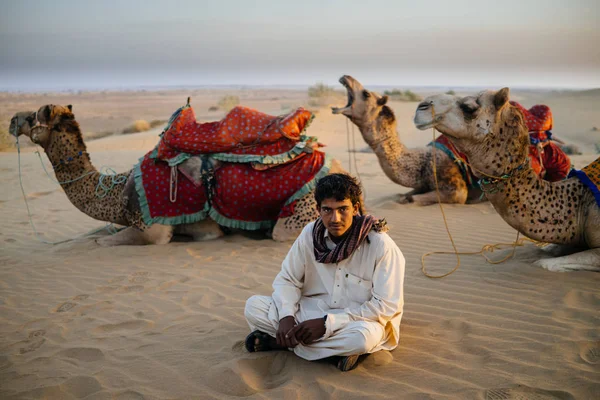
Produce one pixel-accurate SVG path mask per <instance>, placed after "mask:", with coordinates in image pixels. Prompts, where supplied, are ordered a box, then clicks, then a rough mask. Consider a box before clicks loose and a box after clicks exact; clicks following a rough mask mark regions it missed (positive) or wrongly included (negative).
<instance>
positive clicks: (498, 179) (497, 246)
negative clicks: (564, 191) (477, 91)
mask: <svg viewBox="0 0 600 400" xmlns="http://www.w3.org/2000/svg"><path fill="white" fill-rule="evenodd" d="M431 115H432V117H433V118H432V121H435V117H436V115H435V109H434V107H433V104H431ZM431 132H432V136H433V141H435V125H433V126H432V127H431ZM431 147H432V150H431V151H432V157H431V158H432V164H433V178H434V181H435V192H436V194H437V198H438V204H439V206H440V210H441V211H442V218H443V220H444V225H445V227H446V232H447V233H448V237H449V238H450V242H451V243H452V248H453V249H454V251H453V252H452V251H432V252H429V253H425V254H423V255H422V256H421V271H422V272H423V274H424V275H425V276H426V277H428V278H443V277H445V276H448V275H450V274H452V273H454V272H455V271H456V270H457V269H458V267H459V266H460V254H462V255H475V254H481V256H482V257H483V258H485V260H486V261H487V262H488V263H490V264H501V263H503V262H505V261H507V260H509V259H510V258H512V257H513V256H514V255H515V252H516V249H517V246H524V245H525V242H526V241H528V242H532V243H535V244H536V245H539V242H537V241H535V240H531V239H529V238H521V239H519V235H520V232H519V231H517V238H516V239H515V241H514V242H512V243H496V244H486V245H484V246H483V247H482V248H481V250H479V251H472V252H459V251H458V249H457V248H456V244H455V243H454V239H453V238H452V234H451V233H450V228H449V227H448V221H447V220H446V214H445V212H444V207H443V206H442V201H441V197H440V190H439V188H438V179H437V168H436V162H435V159H436V155H435V146H431ZM456 161H462V162H464V163H465V164H466V165H468V166H469V167H471V168H473V169H474V170H475V171H477V172H479V173H480V174H481V175H484V176H485V177H486V178H483V179H487V178H491V180H489V182H488V183H486V182H484V184H497V183H498V182H502V181H507V180H508V179H510V178H512V177H513V176H516V175H515V174H514V173H515V172H519V171H521V170H523V168H524V166H525V165H526V163H527V160H526V161H525V163H524V164H521V165H520V166H519V167H517V168H516V169H515V170H513V171H512V172H511V173H509V174H505V175H502V176H494V175H489V174H486V173H485V172H482V171H479V170H478V169H476V168H474V167H473V166H472V165H471V164H469V163H468V162H467V160H464V159H462V158H461V157H460V156H458V155H457V159H456V160H455V162H456ZM482 191H483V188H482ZM484 193H489V191H488V192H484ZM503 246H512V248H513V251H512V253H511V254H509V255H508V256H506V257H504V258H503V259H501V260H492V259H490V258H489V257H488V256H487V255H486V254H485V253H486V252H490V253H491V252H493V251H494V250H500V249H501V247H503ZM432 254H454V255H456V266H455V267H454V268H453V269H452V270H451V271H450V272H447V273H445V274H442V275H431V274H429V273H428V272H427V270H426V267H425V258H426V257H428V256H430V255H432Z"/></svg>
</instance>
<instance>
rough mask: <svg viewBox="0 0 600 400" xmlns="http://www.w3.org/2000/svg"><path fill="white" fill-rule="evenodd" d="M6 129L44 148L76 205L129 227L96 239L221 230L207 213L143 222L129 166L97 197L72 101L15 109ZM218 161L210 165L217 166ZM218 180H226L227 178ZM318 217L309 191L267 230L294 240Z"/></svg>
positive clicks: (205, 235) (139, 239) (126, 241)
mask: <svg viewBox="0 0 600 400" xmlns="http://www.w3.org/2000/svg"><path fill="white" fill-rule="evenodd" d="M10 132H11V133H13V134H15V135H17V136H19V135H25V136H27V137H29V138H30V139H31V141H32V142H34V143H36V144H38V145H40V146H41V147H42V148H43V149H44V151H45V152H46V155H47V156H48V159H49V160H50V162H51V163H52V166H53V168H54V171H55V174H56V179H57V180H58V181H59V182H63V183H62V184H61V186H62V188H63V189H64V191H65V193H66V195H67V197H68V198H69V200H70V201H71V203H73V205H74V206H75V207H77V208H78V209H79V210H81V211H82V212H83V213H85V214H86V215H88V216H90V217H92V218H94V219H97V220H100V221H106V222H112V223H115V224H119V225H124V226H127V227H128V228H126V229H124V230H121V231H120V232H118V233H117V234H115V235H113V236H108V237H105V238H102V239H99V240H98V243H99V244H101V245H104V246H113V245H134V244H136V245H139V244H165V243H169V242H170V241H171V238H172V236H173V235H174V234H181V235H187V236H191V237H193V239H194V240H197V241H200V240H208V239H215V238H218V237H221V236H223V235H224V230H223V229H222V226H220V225H219V224H217V222H215V221H214V220H212V219H210V218H208V217H207V218H206V219H204V220H201V221H198V222H194V223H182V224H179V225H163V224H159V223H156V224H151V225H148V224H146V223H145V222H144V220H143V216H142V212H141V207H140V199H139V196H138V193H137V192H136V188H135V186H136V185H135V183H134V177H133V175H134V174H133V173H132V171H133V170H129V171H127V172H123V173H120V174H117V175H116V176H114V177H108V180H109V181H110V180H111V179H112V181H111V183H112V187H111V190H110V191H107V192H106V193H105V195H104V196H100V197H99V196H97V192H96V191H97V187H98V184H99V179H101V178H102V174H100V172H99V171H97V170H96V168H95V167H94V166H93V165H92V163H91V161H90V157H89V154H88V153H87V151H86V146H85V143H84V142H83V138H82V135H81V130H80V128H79V124H78V123H77V122H76V121H75V117H74V115H73V113H72V107H71V106H67V107H62V106H57V105H45V106H43V107H41V108H40V109H39V111H37V112H30V111H28V112H19V113H17V114H15V116H14V117H13V118H12V120H11V125H10ZM189 162H190V163H191V164H193V163H195V162H197V160H196V159H195V158H191V159H190V160H189ZM218 164H219V163H217V165H213V166H214V167H215V168H217V167H218V166H219V165H218ZM222 164H227V163H222ZM336 172H344V171H343V170H342V168H341V167H340V163H339V162H337V161H335V160H333V162H332V164H331V167H330V168H329V171H328V173H336ZM104 178H107V177H106V176H104ZM221 184H222V185H226V182H221ZM240 190H241V189H240ZM317 216H318V214H317V210H316V203H315V200H314V193H313V192H310V193H308V194H305V195H304V196H303V197H301V198H299V199H298V200H296V203H295V204H294V207H293V214H292V215H291V216H288V217H285V218H280V219H278V220H277V221H276V223H275V224H274V227H273V229H272V232H269V234H270V235H271V237H272V238H273V239H275V240H277V241H287V240H293V239H295V237H296V236H297V235H298V234H299V233H300V231H301V230H302V229H303V228H304V226H305V225H306V224H307V223H309V222H311V221H313V220H314V219H316V218H317Z"/></svg>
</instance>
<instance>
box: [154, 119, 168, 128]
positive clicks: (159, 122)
mask: <svg viewBox="0 0 600 400" xmlns="http://www.w3.org/2000/svg"><path fill="white" fill-rule="evenodd" d="M167 122H168V121H165V120H164V119H153V120H152V121H150V128H156V127H157V126H161V125H166V124H167Z"/></svg>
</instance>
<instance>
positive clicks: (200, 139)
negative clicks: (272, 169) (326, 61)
mask: <svg viewBox="0 0 600 400" xmlns="http://www.w3.org/2000/svg"><path fill="white" fill-rule="evenodd" d="M312 119H313V115H312V113H311V112H310V111H307V110H305V109H303V108H298V109H297V110H295V111H293V112H291V113H289V114H287V115H283V116H271V115H267V114H264V113H261V112H259V111H256V110H253V109H251V108H247V107H242V106H238V107H235V108H233V109H232V110H231V111H230V112H229V113H228V114H227V115H226V116H225V117H224V118H223V119H222V120H220V121H215V122H209V123H199V122H197V121H196V116H195V114H194V110H193V109H192V108H191V107H190V106H184V107H182V108H180V109H179V110H177V111H176V112H175V113H174V114H173V116H172V117H171V120H170V121H169V124H168V126H167V128H166V129H165V131H164V132H163V135H162V140H161V141H160V144H159V146H158V158H160V159H161V160H165V161H169V163H170V164H171V165H174V164H177V163H179V162H181V161H183V160H185V159H186V158H188V157H189V156H190V155H192V154H205V153H212V154H214V156H215V157H214V158H216V159H219V160H221V161H232V162H249V161H255V162H261V163H263V162H265V161H266V162H265V163H270V162H269V160H270V158H269V157H272V156H277V155H282V154H286V153H288V152H290V151H292V150H293V149H294V147H295V146H296V145H297V144H298V142H299V141H300V139H301V135H302V133H303V132H304V130H305V129H306V128H307V127H308V125H310V122H311V121H312ZM215 153H216V154H215ZM296 153H299V151H296ZM252 156H254V157H252ZM292 158H293V157H292ZM265 159H266V160H265ZM271 163H272V162H271Z"/></svg>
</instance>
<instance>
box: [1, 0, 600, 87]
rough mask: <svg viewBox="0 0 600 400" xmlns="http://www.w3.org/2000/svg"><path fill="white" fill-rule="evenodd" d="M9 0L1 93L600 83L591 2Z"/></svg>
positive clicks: (599, 39) (599, 36) (599, 38)
mask: <svg viewBox="0 0 600 400" xmlns="http://www.w3.org/2000/svg"><path fill="white" fill-rule="evenodd" d="M0 3H1V4H2V6H3V13H2V17H0V18H1V20H0V46H1V48H2V54H3V57H2V58H1V59H0V90H2V91H25V92H31V91H65V90H103V89H135V88H143V87H177V86H180V87H184V86H190V87H191V86H223V85H226V86H238V85H242V86H265V87H269V86H308V85H312V84H314V83H316V82H323V83H325V84H329V85H333V84H335V83H336V82H337V80H338V78H339V77H340V76H341V75H343V74H350V75H353V76H355V77H357V78H358V79H360V80H361V82H363V83H365V84H367V85H372V86H376V85H377V86H397V87H502V86H510V87H518V88H572V89H589V88H598V87H600V46H598V43H600V29H599V28H598V27H597V23H598V17H599V16H600V5H599V4H598V2H595V1H591V0H589V1H588V0H580V1H548V0H546V1H541V0H531V1H523V0H521V1H515V0H507V1H504V2H502V3H497V2H493V3H492V2H490V3H485V2H481V1H469V0H456V1H453V2H451V3H449V2H441V1H437V2H436V1H430V2H427V3H422V4H416V3H414V2H412V1H411V2H408V1H393V2H392V1H383V0H382V1H379V2H377V3H374V4H367V3H366V2H360V1H339V0H331V1H325V2H324V1H313V0H307V1H305V2H303V3H302V4H292V3H289V4H288V3H286V2H271V1H257V2H254V3H252V4H250V3H246V2H241V1H222V2H219V3H218V4H217V3H213V2H206V1H204V2H202V1H197V2H192V1H187V0H181V1H179V2H177V3H176V4H175V5H173V6H166V5H165V4H164V3H158V2H155V1H145V2H142V1H139V0H133V1H128V2H120V1H115V0H109V1H105V2H102V3H83V2H82V3H74V2H70V1H66V0H55V1H53V2H51V3H46V2H36V1H33V0H23V1H20V2H13V1H8V0H1V1H0ZM121 3H124V4H121Z"/></svg>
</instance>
